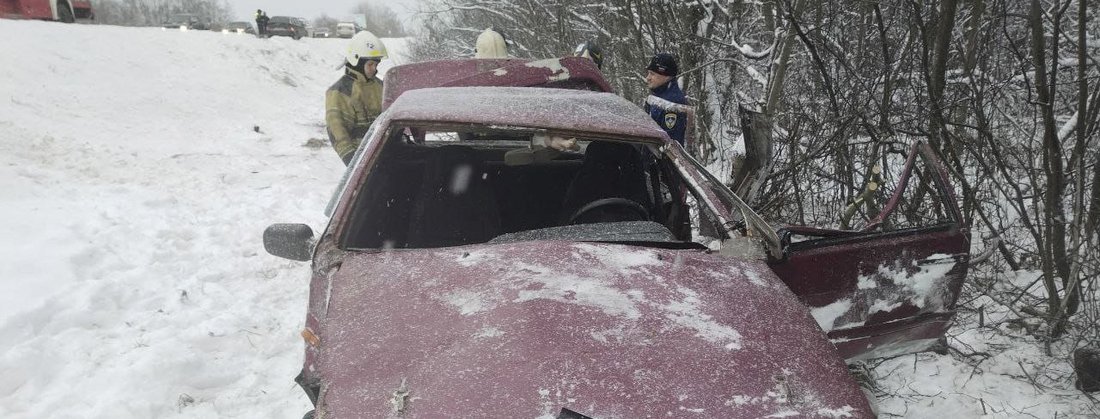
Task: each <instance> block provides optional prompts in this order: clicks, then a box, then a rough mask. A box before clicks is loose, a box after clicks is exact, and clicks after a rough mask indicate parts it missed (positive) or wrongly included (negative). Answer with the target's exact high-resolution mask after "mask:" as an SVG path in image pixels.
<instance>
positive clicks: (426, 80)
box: [382, 57, 612, 109]
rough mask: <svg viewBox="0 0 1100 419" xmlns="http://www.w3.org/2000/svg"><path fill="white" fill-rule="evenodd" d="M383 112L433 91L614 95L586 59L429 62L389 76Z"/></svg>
mask: <svg viewBox="0 0 1100 419" xmlns="http://www.w3.org/2000/svg"><path fill="white" fill-rule="evenodd" d="M385 78H386V83H385V84H384V86H383V91H382V109H386V108H388V107H389V106H390V104H391V103H393V101H394V100H396V99H397V98H398V97H400V96H401V95H402V94H404V93H405V92H407V91H410V90H415V89H424V88H429V87H460V86H511V87H531V86H539V87H556V88H563V89H580V90H595V91H601V92H610V91H611V90H612V89H611V85H610V84H608V83H607V80H605V79H604V77H603V73H601V72H600V69H599V68H598V67H596V64H595V63H593V62H592V60H590V59H588V58H583V57H564V58H549V59H543V60H528V59H519V58H498V59H490V58H480V59H479V58H465V59H453V60H439V61H425V62H419V63H412V64H404V65H399V66H396V67H393V68H391V69H389V70H388V71H387V72H386V75H385Z"/></svg>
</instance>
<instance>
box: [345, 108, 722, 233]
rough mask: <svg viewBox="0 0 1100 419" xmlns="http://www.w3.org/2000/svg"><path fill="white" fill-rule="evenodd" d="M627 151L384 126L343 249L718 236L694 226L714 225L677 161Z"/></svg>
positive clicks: (594, 143)
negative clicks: (690, 191) (690, 196)
mask: <svg viewBox="0 0 1100 419" xmlns="http://www.w3.org/2000/svg"><path fill="white" fill-rule="evenodd" d="M625 140H626V139H621V138H602V137H597V136H583V135H576V134H575V133H562V132H551V131H547V130H542V129H532V128H524V127H484V126H458V127H456V126H434V125H430V124H423V125H416V124H412V125H395V126H392V127H391V128H390V129H389V130H388V131H387V132H386V133H385V136H384V140H383V141H385V144H384V146H383V147H382V149H381V151H379V153H380V155H379V157H378V158H377V159H373V162H372V163H373V165H372V167H370V168H369V169H368V173H369V174H368V175H367V176H368V177H367V179H366V182H364V183H362V185H363V187H362V189H361V190H360V191H359V193H358V194H357V199H356V202H355V204H354V206H353V207H352V208H353V209H352V211H351V212H350V214H349V215H348V216H349V220H348V221H349V222H348V224H347V225H348V227H347V228H346V230H345V233H344V236H343V237H344V246H343V247H345V248H353V249H355V248H360V249H371V248H388V249H402V248H433V247H446V246H458V245H465V244H475V243H487V242H488V243H503V242H514V241H522V240H551V239H559V240H580V241H613V242H634V241H637V242H692V241H697V242H700V243H707V242H709V241H711V240H714V238H712V237H705V236H704V234H703V233H700V232H701V231H715V230H716V229H715V228H714V227H713V226H711V227H708V228H700V227H699V224H700V223H708V222H710V221H709V220H713V219H717V218H716V217H714V216H713V215H707V216H699V214H698V213H697V212H696V210H694V209H692V208H691V206H690V205H689V204H690V203H693V202H695V200H689V199H688V198H687V197H686V196H685V192H687V184H686V183H685V182H684V181H683V179H682V178H681V176H680V170H678V169H676V168H674V167H672V166H673V162H672V161H671V160H670V159H667V158H666V157H665V156H664V155H663V154H661V153H659V152H658V151H657V149H656V147H654V146H653V145H651V144H644V143H638V142H632V141H625ZM361 159H363V157H362V156H361V155H357V156H356V158H355V161H356V162H358V161H359V160H361ZM354 164H355V163H353V165H354ZM351 172H354V171H349V174H350V173H351ZM352 183H355V182H352Z"/></svg>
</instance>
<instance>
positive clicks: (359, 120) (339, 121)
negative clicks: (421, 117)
mask: <svg viewBox="0 0 1100 419" xmlns="http://www.w3.org/2000/svg"><path fill="white" fill-rule="evenodd" d="M380 113H382V80H379V79H378V78H377V77H369V78H368V77H367V76H366V75H364V74H363V73H360V72H358V71H355V70H352V69H350V68H349V69H346V70H345V73H344V76H343V77H341V78H340V80H337V81H336V83H334V84H333V85H332V87H330V88H328V92H326V93H325V124H326V125H327V126H328V137H329V140H330V141H332V148H333V149H335V150H336V154H338V155H339V156H340V158H341V159H343V160H344V163H347V162H348V161H350V160H351V156H352V154H354V153H355V150H356V149H357V148H359V141H361V140H362V139H363V136H364V135H366V133H367V129H368V128H370V125H371V124H372V123H374V119H375V118H377V117H378V114H380Z"/></svg>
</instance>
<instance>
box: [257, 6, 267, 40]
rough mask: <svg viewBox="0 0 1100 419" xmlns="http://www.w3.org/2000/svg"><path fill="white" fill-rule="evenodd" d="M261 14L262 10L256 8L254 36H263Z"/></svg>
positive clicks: (262, 13)
mask: <svg viewBox="0 0 1100 419" xmlns="http://www.w3.org/2000/svg"><path fill="white" fill-rule="evenodd" d="M263 16H264V11H263V10H260V9H256V36H260V37H262V36H264V29H266V28H265V27H264V19H263Z"/></svg>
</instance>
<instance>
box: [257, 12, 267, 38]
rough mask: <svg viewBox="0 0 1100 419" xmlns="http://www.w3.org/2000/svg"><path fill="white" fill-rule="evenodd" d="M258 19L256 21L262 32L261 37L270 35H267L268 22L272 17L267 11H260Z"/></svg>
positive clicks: (258, 28)
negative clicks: (268, 15)
mask: <svg viewBox="0 0 1100 419" xmlns="http://www.w3.org/2000/svg"><path fill="white" fill-rule="evenodd" d="M258 19H259V20H258V21H256V23H257V25H258V27H257V28H256V29H257V30H258V31H259V32H260V36H261V37H263V36H268V35H267V22H268V21H269V20H271V18H269V17H267V12H264V11H260V17H259V18H258Z"/></svg>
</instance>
